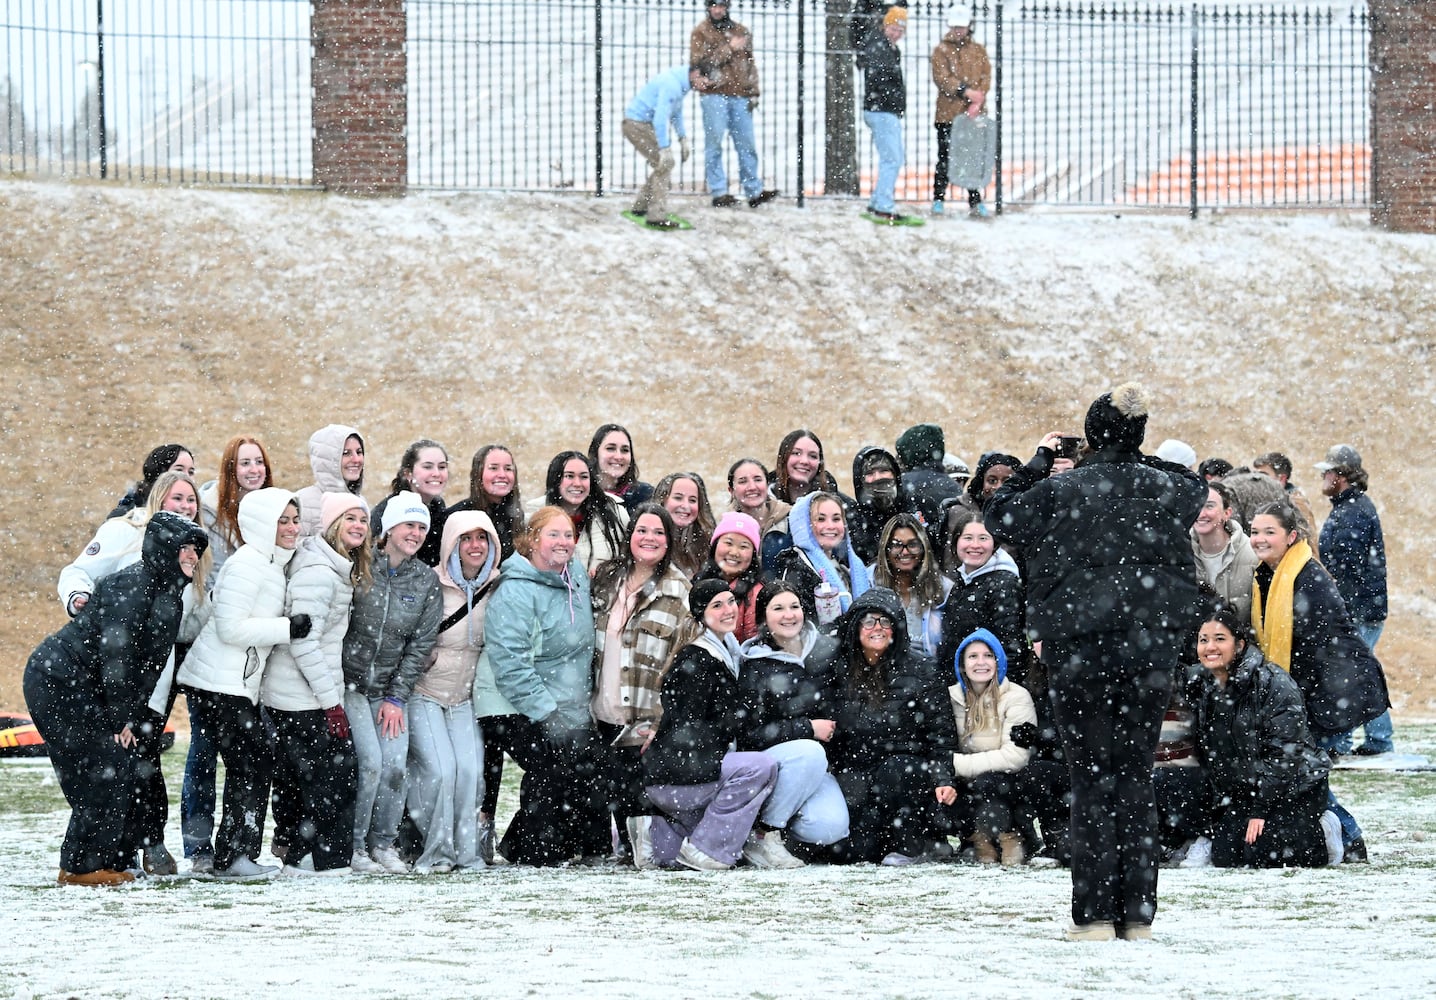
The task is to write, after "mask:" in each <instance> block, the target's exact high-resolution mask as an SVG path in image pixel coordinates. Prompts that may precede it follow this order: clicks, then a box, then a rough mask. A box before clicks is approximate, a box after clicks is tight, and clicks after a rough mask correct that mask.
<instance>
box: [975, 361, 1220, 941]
mask: <svg viewBox="0 0 1436 1000" xmlns="http://www.w3.org/2000/svg"><path fill="white" fill-rule="evenodd" d="M1148 405H1149V404H1148V396H1147V392H1146V390H1145V389H1143V388H1142V387H1141V386H1138V385H1135V384H1133V383H1127V384H1125V385H1121V386H1118V387H1117V388H1116V389H1114V390H1112V391H1111V392H1110V393H1105V394H1103V395H1102V396H1100V397H1098V398H1097V400H1096V401H1094V402H1093V403H1092V405H1091V407H1090V408H1089V409H1088V411H1087V420H1086V428H1085V429H1086V436H1087V442H1088V444H1089V445H1090V446H1091V447H1092V449H1093V451H1092V453H1091V454H1089V455H1088V456H1087V457H1086V458H1084V459H1083V460H1082V462H1081V463H1080V464H1079V465H1078V466H1077V467H1076V468H1074V469H1071V470H1069V471H1066V472H1064V473H1062V474H1061V475H1058V476H1049V474H1048V473H1049V472H1050V470H1051V469H1052V465H1053V461H1054V459H1055V458H1056V448H1057V445H1058V439H1059V437H1060V435H1059V434H1055V433H1054V434H1049V435H1047V436H1046V437H1044V438H1043V439H1042V442H1041V443H1040V444H1039V445H1038V448H1037V454H1036V455H1035V456H1033V458H1032V460H1031V461H1029V462H1028V463H1027V464H1026V465H1025V466H1023V467H1022V468H1020V469H1018V470H1016V472H1015V473H1014V474H1013V476H1012V477H1011V478H1010V479H1008V480H1007V482H1006V483H1004V484H1003V485H1002V488H1001V489H999V490H998V491H997V492H996V494H994V495H993V497H992V499H991V500H989V501H988V504H987V507H986V523H987V525H988V527H989V528H990V529H992V532H993V534H994V535H995V536H997V538H998V539H999V540H1000V541H1005V542H1010V543H1012V544H1015V545H1018V546H1021V547H1022V550H1023V554H1024V555H1025V556H1026V558H1027V567H1028V580H1027V597H1028V616H1027V621H1028V627H1029V631H1030V632H1031V633H1033V634H1034V636H1035V637H1036V638H1039V639H1040V640H1041V641H1042V653H1041V656H1042V662H1043V664H1044V665H1045V666H1047V668H1048V672H1049V674H1050V678H1051V680H1050V684H1051V691H1052V704H1053V709H1054V713H1055V715H1056V720H1057V725H1058V729H1059V731H1060V732H1061V735H1062V745H1063V749H1064V751H1065V752H1066V755H1067V761H1068V764H1069V766H1070V768H1071V774H1072V796H1073V801H1072V822H1071V837H1072V926H1071V927H1069V928H1068V930H1067V937H1068V938H1069V940H1073V941H1109V940H1111V939H1113V938H1114V937H1117V936H1118V935H1120V936H1121V937H1123V938H1125V939H1128V940H1132V939H1141V938H1150V937H1151V934H1152V927H1151V925H1152V918H1153V916H1155V914H1156V911H1157V860H1158V856H1159V854H1160V844H1159V839H1158V828H1157V808H1156V801H1155V797H1154V792H1153V788H1152V767H1153V761H1154V758H1155V756H1156V751H1157V741H1158V737H1159V735H1160V732H1161V727H1162V717H1163V715H1164V714H1165V713H1166V710H1167V703H1168V700H1169V696H1170V693H1171V690H1172V684H1173V681H1174V679H1175V676H1176V671H1177V664H1178V655H1179V651H1180V649H1181V647H1182V645H1183V639H1184V636H1185V633H1186V630H1187V629H1188V628H1189V627H1190V624H1191V621H1192V619H1193V618H1194V617H1195V616H1196V614H1197V608H1198V606H1199V591H1198V590H1197V583H1196V579H1195V569H1194V567H1193V564H1192V549H1191V542H1190V540H1189V535H1188V531H1189V530H1190V529H1191V527H1192V525H1193V524H1194V523H1195V522H1196V520H1197V515H1198V514H1199V513H1200V512H1201V509H1202V504H1203V503H1204V502H1206V499H1207V487H1206V484H1205V483H1203V482H1202V481H1201V480H1200V479H1199V478H1198V477H1197V476H1196V475H1195V474H1194V473H1192V472H1190V471H1189V470H1187V469H1184V468H1182V467H1181V466H1179V465H1173V464H1171V463H1169V462H1163V461H1162V460H1161V459H1158V458H1153V457H1149V456H1146V455H1143V454H1142V452H1141V450H1140V449H1141V446H1142V438H1143V437H1144V436H1145V434H1146V429H1147V411H1148Z"/></svg>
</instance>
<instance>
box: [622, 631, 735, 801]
mask: <svg viewBox="0 0 1436 1000" xmlns="http://www.w3.org/2000/svg"><path fill="white" fill-rule="evenodd" d="M717 644H718V639H717V638H716V637H715V636H714V635H713V633H712V632H707V631H705V632H704V633H703V635H701V636H699V637H698V639H697V640H695V641H694V642H691V643H689V644H688V645H686V646H684V647H683V648H682V649H680V650H679V651H678V656H677V657H676V658H675V659H674V661H673V666H672V667H670V668H669V670H668V673H667V674H665V675H664V677H663V692H662V695H661V697H662V700H663V718H662V719H660V720H659V723H658V732H657V733H656V734H655V735H654V737H653V743H652V744H651V745H650V746H649V748H648V749H647V750H645V751H644V752H643V775H644V779H645V782H646V783H647V784H650V785H705V784H707V783H709V782H711V781H717V780H718V779H719V777H721V774H722V769H723V755H724V754H726V753H727V752H728V747H729V746H730V745H732V743H733V741H734V740H736V739H737V738H738V734H739V733H740V732H741V731H742V728H743V725H744V712H743V695H742V693H741V692H740V691H739V690H738V677H737V675H736V674H735V672H734V671H733V670H730V669H729V668H728V665H727V664H726V663H724V662H723V660H722V659H720V658H719V656H718V654H717V653H716V652H715V651H714V650H715V648H716V645H717ZM732 653H733V654H734V655H735V657H736V654H737V648H736V646H735V648H734V649H733V650H732Z"/></svg>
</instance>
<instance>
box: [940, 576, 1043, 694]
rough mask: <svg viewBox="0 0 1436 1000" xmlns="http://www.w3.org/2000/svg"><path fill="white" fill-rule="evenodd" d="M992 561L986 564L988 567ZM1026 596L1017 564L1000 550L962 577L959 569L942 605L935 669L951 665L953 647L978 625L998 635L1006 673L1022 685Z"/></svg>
mask: <svg viewBox="0 0 1436 1000" xmlns="http://www.w3.org/2000/svg"><path fill="white" fill-rule="evenodd" d="M988 566H991V567H992V568H991V569H988ZM1026 621H1027V597H1026V594H1025V592H1024V589H1023V586H1022V579H1021V577H1019V576H1018V575H1017V572H1016V565H1015V564H1014V563H1013V562H1012V561H1011V557H1009V556H1008V555H1007V554H1006V553H1005V552H1002V551H1001V550H999V551H998V553H997V554H996V555H995V556H994V557H993V559H990V560H988V562H987V563H986V564H984V565H983V566H982V567H981V568H979V569H978V571H977V575H976V576H973V577H972V578H971V579H964V578H963V576H962V574H961V573H959V574H958V576H957V578H956V579H955V580H953V581H952V590H951V591H949V592H948V595H947V601H946V602H945V603H944V604H943V606H942V644H941V645H940V646H939V647H938V651H937V662H938V667H939V668H940V669H944V670H946V669H948V668H950V667H952V666H953V657H954V656H955V655H956V654H957V647H958V645H959V644H960V643H961V642H962V640H963V639H966V638H967V637H968V636H970V635H972V633H973V632H975V631H976V630H977V629H980V628H985V629H987V630H988V631H989V632H991V633H992V634H993V635H995V636H997V641H998V642H1000V643H1002V651H1003V653H1005V654H1006V656H1007V676H1008V679H1009V680H1011V681H1012V682H1013V683H1014V684H1020V685H1023V686H1026V684H1027V653H1028V650H1029V647H1028V645H1027V636H1026Z"/></svg>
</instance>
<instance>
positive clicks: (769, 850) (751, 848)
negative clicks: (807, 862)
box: [743, 830, 804, 869]
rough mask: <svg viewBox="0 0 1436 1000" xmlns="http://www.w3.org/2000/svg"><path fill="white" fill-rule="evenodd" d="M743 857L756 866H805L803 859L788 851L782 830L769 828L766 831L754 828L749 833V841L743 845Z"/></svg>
mask: <svg viewBox="0 0 1436 1000" xmlns="http://www.w3.org/2000/svg"><path fill="white" fill-rule="evenodd" d="M743 859H744V860H745V861H747V862H748V864H750V865H752V866H753V867H754V868H780V869H781V868H802V867H804V864H803V862H802V861H800V860H799V859H797V858H795V857H793V855H791V854H790V853H788V848H787V847H786V846H784V844H783V833H782V831H781V830H769V831H767V832H766V833H759V832H758V831H757V830H754V831H753V832H752V833H750V834H748V842H747V843H745V844H744V845H743Z"/></svg>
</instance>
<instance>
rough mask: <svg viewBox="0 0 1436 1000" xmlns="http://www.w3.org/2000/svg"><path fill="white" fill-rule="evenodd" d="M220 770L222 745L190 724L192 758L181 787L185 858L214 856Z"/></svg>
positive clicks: (186, 764)
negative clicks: (215, 813) (216, 798)
mask: <svg viewBox="0 0 1436 1000" xmlns="http://www.w3.org/2000/svg"><path fill="white" fill-rule="evenodd" d="M218 767H219V744H217V743H216V742H215V741H214V737H213V736H212V735H211V734H208V733H206V732H205V731H204V730H203V729H201V728H200V727H199V726H196V725H193V724H191V725H190V732H189V756H187V757H186V758H185V762H184V784H182V785H181V786H180V835H181V836H182V837H183V838H184V856H185V857H187V858H192V857H194V856H195V855H196V854H213V853H214V805H215V791H214V782H215V776H216V772H217V770H218Z"/></svg>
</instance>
